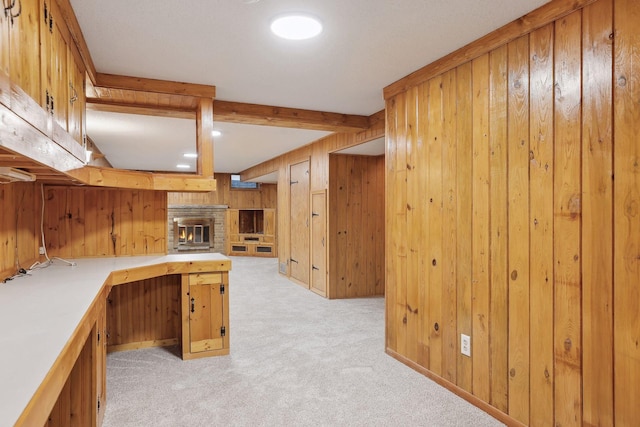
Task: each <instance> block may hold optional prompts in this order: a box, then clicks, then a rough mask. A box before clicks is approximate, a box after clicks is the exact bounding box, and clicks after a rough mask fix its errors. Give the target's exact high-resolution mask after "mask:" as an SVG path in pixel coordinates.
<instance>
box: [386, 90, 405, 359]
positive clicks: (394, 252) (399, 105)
mask: <svg viewBox="0 0 640 427" xmlns="http://www.w3.org/2000/svg"><path fill="white" fill-rule="evenodd" d="M396 109H397V116H396V120H397V134H396V138H397V139H396V141H397V143H396V152H395V158H394V159H390V161H393V162H395V167H394V170H395V174H396V177H395V179H394V185H395V187H394V188H393V189H392V190H391V191H393V192H394V194H395V203H394V204H393V213H392V215H393V217H392V218H393V219H392V221H393V222H392V224H391V227H390V228H391V230H390V234H392V235H393V234H395V233H397V235H398V236H406V235H407V186H406V182H407V96H406V95H400V96H398V98H397V101H396ZM393 243H394V245H393V247H391V253H390V254H389V256H392V257H395V258H396V260H395V263H396V264H395V271H393V274H394V275H395V279H394V281H395V283H396V287H395V289H394V290H395V294H396V295H395V316H396V319H395V322H396V325H397V327H398V329H397V330H396V340H397V342H396V351H398V352H400V353H402V354H407V286H406V283H407V251H408V248H407V242H406V240H404V239H403V238H402V237H397V238H395V239H394V240H393Z"/></svg>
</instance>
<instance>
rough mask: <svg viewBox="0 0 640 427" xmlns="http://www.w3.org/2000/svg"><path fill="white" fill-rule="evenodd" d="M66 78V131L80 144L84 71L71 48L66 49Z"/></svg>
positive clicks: (82, 140)
mask: <svg viewBox="0 0 640 427" xmlns="http://www.w3.org/2000/svg"><path fill="white" fill-rule="evenodd" d="M67 80H68V82H69V85H68V86H67V88H68V89H69V93H68V95H67V98H68V107H69V111H68V113H67V131H68V132H69V134H70V135H71V136H72V137H73V139H75V140H76V141H78V142H79V143H80V144H83V143H84V135H85V134H86V128H85V120H84V118H85V108H86V105H87V97H86V94H85V71H84V68H83V67H82V66H80V65H78V64H77V63H76V62H75V60H74V57H73V55H72V54H71V48H70V47H69V48H68V50H67Z"/></svg>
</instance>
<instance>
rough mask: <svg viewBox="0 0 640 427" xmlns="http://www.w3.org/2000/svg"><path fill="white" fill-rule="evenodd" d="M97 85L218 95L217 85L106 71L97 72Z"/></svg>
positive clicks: (197, 94) (176, 93) (211, 96)
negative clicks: (120, 74)
mask: <svg viewBox="0 0 640 427" xmlns="http://www.w3.org/2000/svg"><path fill="white" fill-rule="evenodd" d="M95 86H96V87H104V88H111V89H123V90H133V91H138V92H153V93H166V94H171V95H187V96H195V97H198V98H215V97H216V87H215V86H210V85H201V84H195V83H182V82H173V81H169V80H156V79H146V78H143V77H130V76H118V75H115V74H104V73H97V75H96V83H95Z"/></svg>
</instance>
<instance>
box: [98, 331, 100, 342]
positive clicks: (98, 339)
mask: <svg viewBox="0 0 640 427" xmlns="http://www.w3.org/2000/svg"><path fill="white" fill-rule="evenodd" d="M98 344H100V331H98Z"/></svg>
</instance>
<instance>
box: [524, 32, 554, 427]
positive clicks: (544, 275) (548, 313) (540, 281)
mask: <svg viewBox="0 0 640 427" xmlns="http://www.w3.org/2000/svg"><path fill="white" fill-rule="evenodd" d="M553 34H554V29H553V25H547V26H546V27H542V28H540V29H538V30H536V31H534V32H533V33H531V37H530V45H529V69H530V77H529V81H530V111H529V149H530V150H529V201H530V207H529V213H530V214H529V248H530V252H529V268H530V269H529V280H530V288H529V296H530V302H529V306H530V307H531V310H530V312H529V316H530V318H529V324H530V329H529V333H530V339H529V344H530V353H529V357H530V369H529V386H530V390H531V392H530V399H529V403H530V406H529V408H530V418H529V424H530V425H531V426H547V425H550V424H553V410H554V398H553V372H554V362H553V336H552V335H551V334H549V333H548V332H549V331H550V330H552V329H553V239H554V236H553V197H551V194H550V191H548V189H551V188H553V179H554V175H553V171H554V168H553V164H554V163H553V157H554V156H553V95H554V88H553ZM541 189H542V191H541Z"/></svg>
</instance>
